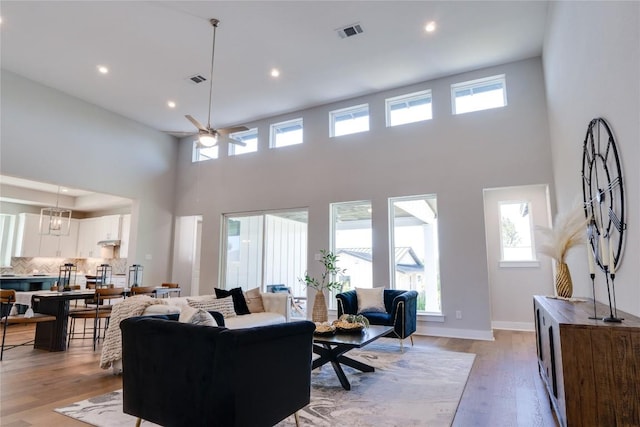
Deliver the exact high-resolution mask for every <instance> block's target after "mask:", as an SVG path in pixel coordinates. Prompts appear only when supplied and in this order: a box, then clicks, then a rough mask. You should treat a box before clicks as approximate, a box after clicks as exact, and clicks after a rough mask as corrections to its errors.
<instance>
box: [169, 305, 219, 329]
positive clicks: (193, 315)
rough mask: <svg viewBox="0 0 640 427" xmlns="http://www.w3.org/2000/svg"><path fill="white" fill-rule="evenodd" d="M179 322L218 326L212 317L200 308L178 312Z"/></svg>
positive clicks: (188, 308) (189, 308)
mask: <svg viewBox="0 0 640 427" xmlns="http://www.w3.org/2000/svg"><path fill="white" fill-rule="evenodd" d="M178 321H179V322H182V323H192V324H194V325H202V326H218V324H217V323H216V321H215V320H214V319H213V316H212V315H211V314H209V313H207V312H206V311H205V310H203V309H201V308H193V307H187V308H185V309H183V310H182V311H181V312H180V317H179V318H178Z"/></svg>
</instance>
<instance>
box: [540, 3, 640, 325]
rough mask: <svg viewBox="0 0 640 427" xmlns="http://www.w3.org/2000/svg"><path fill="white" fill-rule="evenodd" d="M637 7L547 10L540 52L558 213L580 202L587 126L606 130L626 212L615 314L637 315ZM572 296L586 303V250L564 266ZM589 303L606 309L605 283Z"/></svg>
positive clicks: (639, 117)
mask: <svg viewBox="0 0 640 427" xmlns="http://www.w3.org/2000/svg"><path fill="white" fill-rule="evenodd" d="M639 28H640V2H637V1H630V2H625V1H594V2H570V1H560V2H552V3H551V6H550V10H549V16H548V28H547V33H546V39H545V45H544V55H543V58H544V59H543V63H544V75H545V84H546V91H547V109H548V114H549V128H550V137H551V143H552V150H553V171H554V177H555V187H556V195H557V205H558V208H559V210H562V209H568V208H569V207H570V206H571V205H572V203H573V202H574V200H576V198H577V199H579V200H580V201H581V200H582V181H581V170H582V147H583V142H584V138H585V134H586V130H587V126H588V124H589V122H590V121H591V120H592V119H594V118H597V117H602V118H604V119H605V120H607V122H608V123H609V124H610V126H611V128H612V131H613V133H614V137H615V138H616V143H617V144H618V150H619V154H620V156H621V162H622V168H623V177H624V185H625V198H626V206H627V208H626V209H627V218H626V223H627V238H626V247H625V253H624V257H623V260H622V263H621V264H620V268H619V269H618V270H617V271H616V289H615V290H616V301H617V305H618V308H619V309H621V310H623V311H627V312H629V313H631V314H634V315H640V176H639V173H638V170H639V168H638V161H639V160H640V30H639ZM567 263H568V264H569V268H570V270H571V274H572V278H573V282H574V294H575V295H577V296H587V297H591V296H592V290H591V281H590V279H589V277H588V266H587V256H586V250H585V247H584V246H583V247H580V248H577V249H575V250H573V252H571V253H570V254H569V257H568V259H567ZM596 286H597V291H596V299H598V300H599V301H603V302H605V301H606V303H607V304H608V298H607V292H606V285H605V283H604V276H603V275H602V274H598V275H597V277H596Z"/></svg>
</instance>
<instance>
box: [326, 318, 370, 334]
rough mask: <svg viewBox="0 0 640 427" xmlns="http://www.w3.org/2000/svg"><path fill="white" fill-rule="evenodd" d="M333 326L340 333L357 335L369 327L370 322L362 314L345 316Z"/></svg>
mask: <svg viewBox="0 0 640 427" xmlns="http://www.w3.org/2000/svg"><path fill="white" fill-rule="evenodd" d="M333 325H334V326H335V327H336V330H337V331H338V332H342V333H348V334H356V333H360V332H362V331H363V330H364V329H365V328H368V327H369V320H368V319H367V318H366V317H364V316H363V315H361V314H343V315H342V316H340V318H339V319H338V320H334V321H333Z"/></svg>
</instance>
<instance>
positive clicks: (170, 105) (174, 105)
mask: <svg viewBox="0 0 640 427" xmlns="http://www.w3.org/2000/svg"><path fill="white" fill-rule="evenodd" d="M167 106H168V107H169V108H176V103H175V102H173V101H167Z"/></svg>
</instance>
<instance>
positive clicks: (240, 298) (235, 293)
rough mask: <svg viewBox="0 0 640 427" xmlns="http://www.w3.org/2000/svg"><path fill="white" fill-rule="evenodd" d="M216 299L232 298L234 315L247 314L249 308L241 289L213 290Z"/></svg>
mask: <svg viewBox="0 0 640 427" xmlns="http://www.w3.org/2000/svg"><path fill="white" fill-rule="evenodd" d="M215 291H216V297H218V298H225V297H228V296H231V298H233V309H234V310H235V312H236V314H249V313H251V312H250V311H249V307H247V301H245V299H244V294H243V293H242V288H233V289H231V290H229V291H228V290H226V289H218V288H215Z"/></svg>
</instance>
